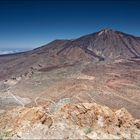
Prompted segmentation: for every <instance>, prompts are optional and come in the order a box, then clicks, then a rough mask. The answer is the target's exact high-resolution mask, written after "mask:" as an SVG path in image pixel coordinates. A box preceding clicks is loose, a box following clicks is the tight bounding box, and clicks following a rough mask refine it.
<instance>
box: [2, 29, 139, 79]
mask: <svg viewBox="0 0 140 140" xmlns="http://www.w3.org/2000/svg"><path fill="white" fill-rule="evenodd" d="M131 58H140V38H139V37H134V36H132V35H128V34H125V33H122V32H118V31H113V30H111V29H103V30H101V31H99V32H96V33H93V34H89V35H86V36H82V37H80V38H78V39H75V40H55V41H53V42H51V43H49V44H47V45H44V46H42V47H40V48H37V49H34V50H32V51H29V52H24V53H20V54H15V55H13V54H12V55H3V56H0V65H1V67H0V73H1V74H0V79H2V80H3V79H6V78H8V77H9V76H13V77H15V76H16V75H18V76H21V75H22V74H26V73H28V72H29V71H31V70H34V69H40V68H47V67H52V66H55V67H59V66H61V65H69V64H70V65H71V64H73V63H76V62H82V61H84V62H85V61H93V62H100V61H102V62H104V63H107V62H111V61H116V60H118V59H131Z"/></svg>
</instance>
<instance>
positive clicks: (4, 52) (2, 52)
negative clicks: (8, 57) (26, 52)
mask: <svg viewBox="0 0 140 140" xmlns="http://www.w3.org/2000/svg"><path fill="white" fill-rule="evenodd" d="M17 52H19V51H17V50H15V51H0V55H4V54H12V53H17Z"/></svg>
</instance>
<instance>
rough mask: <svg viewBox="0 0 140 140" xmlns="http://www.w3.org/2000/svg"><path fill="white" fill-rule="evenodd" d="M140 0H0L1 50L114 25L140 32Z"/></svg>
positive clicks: (31, 46) (30, 46) (129, 31)
mask: <svg viewBox="0 0 140 140" xmlns="http://www.w3.org/2000/svg"><path fill="white" fill-rule="evenodd" d="M139 13H140V1H138V0H133V1H132V0H131V1H130V0H71V1H70V0H67V1H66V0H65V1H64V0H48V1H47V0H24V1H23V0H3V1H0V50H12V49H14V50H30V49H33V48H36V47H39V46H41V45H44V44H47V43H48V42H50V41H52V40H54V39H70V38H76V37H79V36H81V35H85V34H88V33H92V32H96V31H98V30H101V29H102V28H112V29H115V30H120V31H123V32H126V33H130V34H134V35H136V36H140V28H139V26H140V14H139Z"/></svg>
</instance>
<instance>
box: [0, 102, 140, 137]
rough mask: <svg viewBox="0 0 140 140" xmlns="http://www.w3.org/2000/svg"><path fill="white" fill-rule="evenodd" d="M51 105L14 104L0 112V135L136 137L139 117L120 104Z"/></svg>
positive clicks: (139, 121) (139, 131) (138, 132)
mask: <svg viewBox="0 0 140 140" xmlns="http://www.w3.org/2000/svg"><path fill="white" fill-rule="evenodd" d="M61 103H62V102H61ZM63 103H64V102H63ZM53 105H54V104H53ZM53 105H52V104H47V105H43V106H39V107H34V108H17V109H14V110H12V111H8V112H6V113H3V114H2V115H1V116H0V128H1V131H0V132H1V137H3V138H16V139H33V138H35V139H56V138H57V139H139V138H140V135H139V134H140V120H136V119H134V118H133V117H132V116H131V114H129V113H128V111H127V110H126V109H124V108H121V109H119V110H111V109H110V108H108V107H106V106H101V105H98V104H96V103H79V104H69V103H68V104H61V105H62V106H61V107H59V108H58V107H57V109H54V110H55V111H51V110H52V106H53ZM56 105H57V104H56ZM53 107H54V106H53ZM7 124H8V125H7Z"/></svg>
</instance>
